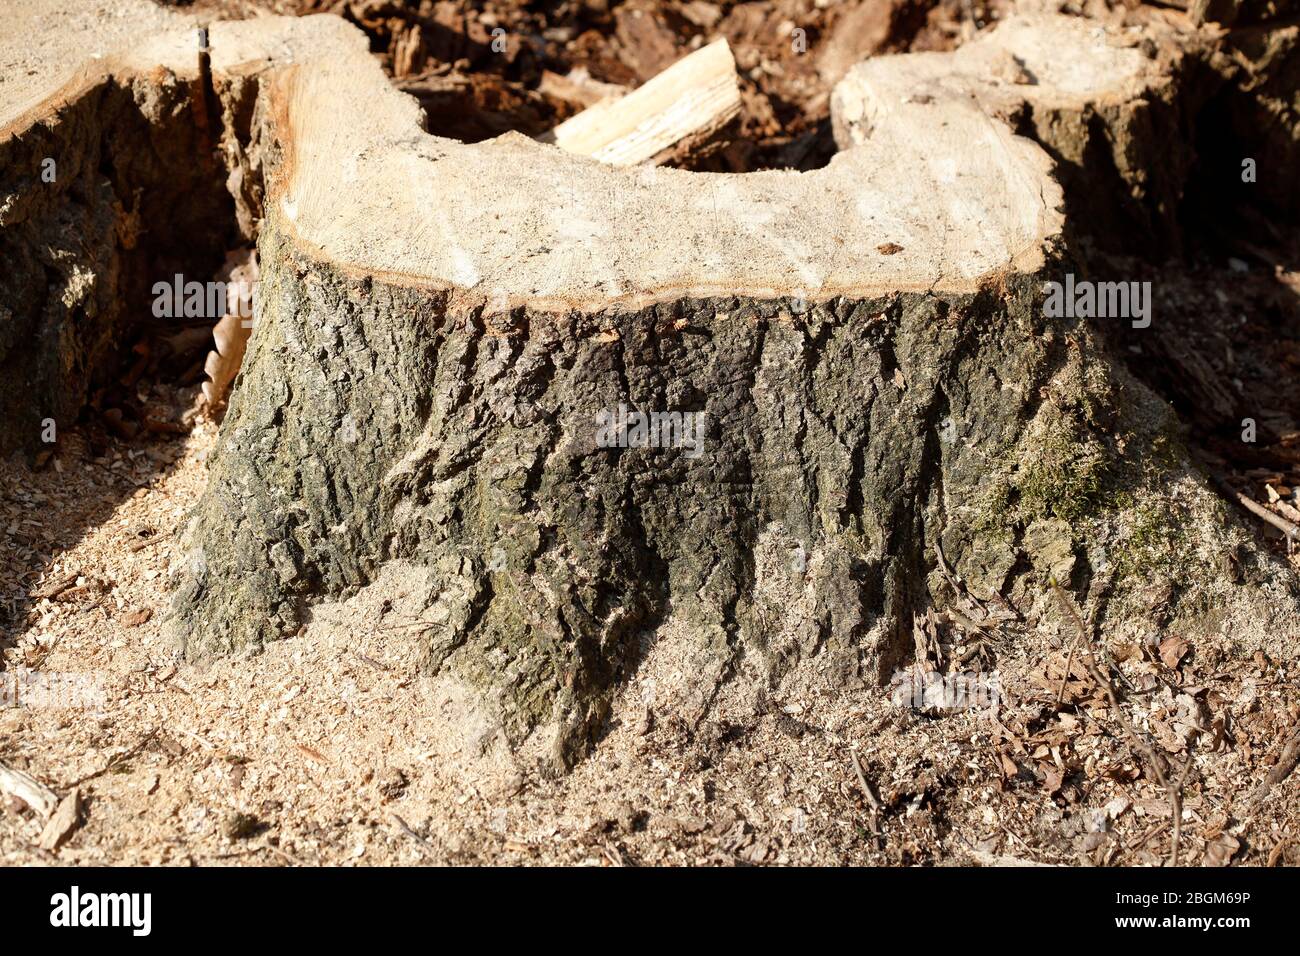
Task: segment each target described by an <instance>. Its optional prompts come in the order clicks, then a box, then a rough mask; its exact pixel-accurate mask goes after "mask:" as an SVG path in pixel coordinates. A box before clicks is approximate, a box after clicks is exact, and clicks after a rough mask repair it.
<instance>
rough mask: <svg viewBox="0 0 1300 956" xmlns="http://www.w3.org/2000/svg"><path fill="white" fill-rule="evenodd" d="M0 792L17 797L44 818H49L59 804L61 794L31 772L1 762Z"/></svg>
mask: <svg viewBox="0 0 1300 956" xmlns="http://www.w3.org/2000/svg"><path fill="white" fill-rule="evenodd" d="M0 793H3V794H5V795H6V796H10V797H17V798H18V799H19V800H21V801H22V802H23V803H25V804H27V806H29V807H31V808H32V811H33V812H34V813H35V814H36V815H37V816H39V817H41V818H42V819H45V818H48V817H49V815H50V814H51V813H53V812H54V808H55V807H57V806H58V805H59V795H58V794H57V793H55V792H54V791H53V790H51V789H50V788H49V787H47V786H45V784H43V783H41V782H40V781H39V780H37V779H36V778H35V777H33V776H31V774H26V773H23V772H22V771H21V770H14V769H12V768H11V767H6V766H5V765H4V764H2V763H0Z"/></svg>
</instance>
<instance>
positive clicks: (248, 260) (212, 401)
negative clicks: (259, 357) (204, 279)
mask: <svg viewBox="0 0 1300 956" xmlns="http://www.w3.org/2000/svg"><path fill="white" fill-rule="evenodd" d="M222 275H223V277H224V278H225V280H226V281H227V283H228V285H227V287H228V288H229V289H230V290H231V293H230V294H228V295H227V299H226V314H225V315H224V316H222V317H221V321H219V322H218V323H217V324H216V325H215V326H214V327H213V329H212V341H213V345H214V346H215V347H214V348H213V350H212V351H211V352H209V353H208V357H207V360H206V361H205V362H204V363H203V371H204V372H205V373H207V376H208V380H207V381H206V382H204V383H203V398H204V400H205V401H206V402H207V405H208V408H209V409H217V408H220V407H221V406H223V405H224V404H225V402H226V398H227V397H228V396H229V394H230V386H231V384H232V383H233V382H234V381H235V376H236V375H238V374H239V367H240V365H241V364H242V363H243V361H244V352H245V351H246V350H247V348H248V338H249V336H250V335H252V334H253V322H252V314H253V313H252V296H253V288H254V286H255V285H256V284H257V277H258V268H257V253H256V252H255V251H253V250H251V249H243V250H239V251H236V252H232V253H231V254H230V255H229V256H228V257H227V258H226V267H225V269H224V270H223V272H222Z"/></svg>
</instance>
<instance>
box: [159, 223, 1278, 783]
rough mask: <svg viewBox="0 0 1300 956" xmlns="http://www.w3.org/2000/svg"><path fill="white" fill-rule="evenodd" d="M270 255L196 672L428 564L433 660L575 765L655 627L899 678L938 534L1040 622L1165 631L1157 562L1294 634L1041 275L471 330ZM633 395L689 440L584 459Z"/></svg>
mask: <svg viewBox="0 0 1300 956" xmlns="http://www.w3.org/2000/svg"><path fill="white" fill-rule="evenodd" d="M262 255H263V261H264V262H266V263H268V264H269V268H268V270H267V273H266V276H265V278H264V286H263V300H262V301H263V315H262V320H261V322H262V324H260V325H259V326H258V328H257V331H256V333H255V335H254V336H253V340H252V343H253V344H252V350H251V352H250V354H249V357H248V362H247V364H246V371H245V372H244V373H243V378H242V381H241V382H240V384H239V388H238V390H237V392H236V394H235V397H234V399H233V401H232V404H231V407H230V411H229V414H228V418H227V420H226V422H225V424H224V426H223V433H222V441H221V445H220V449H219V451H218V453H217V455H216V457H215V459H214V460H213V463H212V471H211V479H210V489H209V491H208V493H207V494H206V496H205V497H204V499H203V501H202V503H201V505H200V507H199V509H198V511H197V513H196V514H195V516H194V518H193V520H192V523H191V525H190V526H189V528H188V531H187V538H186V540H187V542H188V548H189V551H188V559H187V568H186V569H185V572H186V573H185V574H184V575H183V578H184V580H185V584H184V588H183V590H182V591H181V593H180V594H179V595H178V598H177V601H176V604H175V612H176V617H175V619H174V621H173V630H174V633H176V634H177V636H178V638H179V639H180V640H181V642H182V646H183V647H184V648H185V650H186V651H187V652H188V653H190V654H191V655H193V654H196V653H197V654H205V653H211V652H214V651H215V652H228V651H231V650H234V649H237V648H245V647H248V646H250V645H256V644H258V643H260V642H261V641H264V640H267V639H271V638H275V637H280V636H287V635H291V634H293V633H294V632H295V631H296V630H297V629H298V628H299V627H300V626H302V624H303V623H304V621H305V620H306V616H307V615H308V614H309V613H310V605H311V603H312V602H313V601H314V600H317V599H319V598H320V597H322V596H328V595H333V596H338V595H342V594H346V593H349V592H351V591H352V590H353V589H355V588H357V587H359V586H360V585H363V584H365V583H368V582H369V581H371V580H373V579H374V577H375V576H376V574H377V571H378V569H379V568H380V567H381V566H382V565H383V564H384V563H385V562H389V561H405V562H409V563H413V564H416V565H420V566H423V567H425V568H427V569H428V572H429V577H428V585H427V594H426V601H425V603H426V611H425V613H423V614H422V615H421V616H420V620H421V622H423V623H422V624H421V627H422V629H423V630H424V631H425V633H426V634H427V638H428V646H429V651H428V660H429V664H430V666H431V667H433V668H435V669H439V668H451V669H452V670H453V672H454V673H455V674H456V675H458V676H459V677H460V678H462V679H463V680H465V681H467V682H468V683H470V684H472V685H474V686H476V687H478V688H479V689H480V690H482V691H483V693H484V694H485V697H486V698H487V699H488V700H490V701H492V702H493V705H494V707H495V708H496V710H497V713H498V714H499V717H500V720H501V722H502V726H503V727H504V728H505V730H506V733H507V736H508V738H509V739H510V741H511V742H512V743H513V744H515V745H520V744H522V743H523V742H524V741H525V740H526V739H527V738H528V737H529V736H530V734H534V733H540V734H542V736H543V739H544V740H545V742H546V746H545V751H546V754H547V760H548V762H549V765H551V766H555V767H562V766H565V765H567V764H569V763H571V762H572V760H573V759H574V758H575V757H576V756H577V755H579V754H580V753H581V751H582V748H583V746H584V745H585V743H586V742H587V741H588V739H589V738H590V737H591V735H592V734H594V733H597V732H598V731H599V728H600V727H601V723H602V718H603V716H604V714H605V712H606V708H607V707H608V704H609V700H610V695H611V694H612V693H613V691H614V690H615V689H616V688H617V686H618V685H619V683H620V682H621V680H622V679H623V678H624V677H626V676H627V675H628V674H629V673H630V672H631V670H632V669H634V668H635V667H636V665H637V662H638V659H639V655H640V653H641V650H642V647H643V643H642V642H643V639H644V637H645V635H647V634H652V633H654V632H655V631H656V629H658V628H660V627H662V626H664V625H665V624H666V623H667V622H668V621H669V619H671V620H672V623H673V626H675V627H678V628H685V629H687V631H688V632H689V633H690V634H692V635H693V640H694V641H695V642H696V643H697V646H698V654H699V656H698V661H697V663H698V668H699V673H700V680H701V683H702V684H705V685H708V684H709V682H710V681H711V682H713V683H714V684H716V683H718V682H721V681H723V680H725V679H726V678H727V677H728V676H729V675H731V674H733V673H734V671H735V669H736V667H737V666H738V664H739V663H740V662H741V661H743V662H744V664H745V667H746V669H747V671H748V672H749V673H751V674H757V675H759V678H758V679H759V681H760V682H761V683H763V684H764V686H767V687H769V688H775V687H776V686H778V685H779V684H780V682H781V681H782V679H783V678H784V677H785V676H786V675H787V674H789V673H790V672H791V671H792V670H794V669H797V668H798V667H800V666H801V665H806V664H808V663H810V662H814V661H815V665H814V666H815V667H816V669H817V671H818V674H819V680H821V681H823V683H824V685H825V686H827V687H841V688H842V687H849V686H859V685H861V684H863V683H869V684H875V683H877V682H879V681H880V680H881V679H883V678H887V677H888V676H889V675H890V674H891V673H892V671H893V670H894V668H895V667H897V666H898V665H899V664H901V663H902V662H903V661H904V660H905V658H906V657H907V656H908V655H909V653H910V649H911V628H912V621H913V616H914V615H915V614H917V613H919V612H921V611H922V610H923V609H924V608H925V607H926V606H927V605H928V604H929V603H930V602H931V601H933V600H935V599H936V598H941V597H942V595H943V592H944V585H943V584H942V581H941V577H940V576H939V575H938V573H937V572H936V571H935V567H936V561H935V556H934V555H935V543H936V541H938V542H941V546H942V548H943V551H944V553H945V554H946V555H947V558H948V560H949V561H950V562H951V563H952V564H953V566H954V567H955V568H956V570H957V572H958V573H959V574H961V575H962V576H963V577H964V578H965V579H966V580H967V581H968V582H969V583H970V585H971V587H972V588H973V589H974V590H975V592H976V593H978V594H988V593H990V592H994V591H996V592H998V593H1011V594H1014V595H1017V596H1019V597H1020V598H1021V599H1026V600H1028V601H1029V602H1030V603H1032V602H1033V601H1034V600H1035V599H1036V598H1035V594H1036V591H1037V590H1039V589H1041V588H1042V587H1043V585H1044V583H1045V581H1046V579H1047V577H1048V576H1049V575H1051V576H1056V577H1058V578H1060V579H1061V580H1062V581H1063V582H1066V583H1069V584H1070V585H1071V586H1072V587H1074V588H1075V589H1076V590H1078V591H1080V592H1081V593H1082V594H1083V595H1085V596H1086V598H1087V599H1088V601H1090V602H1091V603H1092V604H1093V605H1095V606H1096V607H1098V608H1099V614H1100V616H1101V617H1102V619H1103V620H1109V621H1110V622H1112V623H1113V624H1115V625H1116V626H1118V625H1121V624H1123V623H1124V622H1126V621H1127V622H1129V623H1130V624H1132V623H1133V622H1135V621H1136V622H1139V625H1140V623H1141V622H1143V621H1147V622H1149V621H1150V620H1151V618H1150V613H1149V612H1150V606H1149V605H1150V603H1151V602H1152V600H1153V599H1152V598H1151V596H1150V594H1149V593H1148V591H1149V588H1150V585H1151V584H1152V583H1153V582H1152V580H1151V578H1150V576H1151V575H1152V574H1155V575H1158V576H1159V577H1160V578H1161V579H1164V580H1168V581H1169V582H1172V583H1173V584H1174V585H1175V586H1176V587H1177V588H1178V591H1179V593H1178V595H1177V597H1176V598H1175V599H1174V600H1173V602H1172V604H1173V610H1172V611H1170V612H1168V613H1169V614H1170V616H1171V618H1177V619H1178V620H1179V622H1180V623H1181V624H1182V625H1183V626H1185V627H1187V628H1189V629H1190V630H1191V631H1192V632H1195V631H1196V629H1197V628H1198V627H1199V628H1202V629H1204V630H1212V629H1213V628H1215V627H1218V626H1220V625H1221V624H1222V623H1223V622H1224V621H1227V620H1229V619H1231V620H1232V621H1233V624H1234V625H1237V624H1243V625H1244V627H1243V629H1242V630H1241V632H1240V633H1238V634H1237V635H1235V636H1236V637H1237V638H1239V639H1241V640H1243V641H1246V642H1247V643H1249V642H1251V641H1259V640H1262V639H1264V638H1263V635H1264V634H1265V633H1266V630H1267V627H1268V626H1269V625H1270V624H1271V623H1274V622H1275V621H1276V620H1280V619H1279V618H1277V617H1276V616H1275V615H1276V613H1277V612H1278V610H1279V608H1282V607H1283V606H1284V604H1283V602H1282V600H1280V597H1281V596H1285V595H1286V594H1287V593H1288V588H1289V585H1288V584H1287V583H1286V582H1285V580H1284V577H1283V576H1282V574H1281V572H1280V570H1279V569H1278V568H1277V567H1276V566H1275V565H1273V564H1272V563H1271V562H1270V560H1269V559H1268V558H1267V557H1266V556H1264V555H1262V554H1259V553H1258V552H1256V551H1254V550H1253V548H1252V546H1251V545H1250V544H1249V543H1248V542H1249V539H1248V537H1247V536H1246V535H1244V534H1242V533H1241V532H1240V529H1237V528H1235V527H1234V525H1233V522H1232V521H1231V519H1230V518H1229V516H1228V515H1227V513H1226V512H1225V511H1224V510H1223V509H1222V508H1221V506H1218V505H1217V504H1216V503H1215V500H1214V498H1213V495H1212V494H1210V493H1209V492H1208V490H1207V489H1206V488H1205V487H1204V483H1203V482H1202V481H1201V480H1200V479H1199V478H1197V477H1196V476H1195V475H1194V474H1192V473H1191V472H1190V471H1189V468H1188V465H1187V462H1186V458H1185V455H1184V453H1183V452H1182V450H1181V446H1180V443H1179V439H1178V434H1177V424H1176V422H1175V420H1174V419H1173V416H1172V413H1170V412H1169V411H1168V409H1167V408H1166V407H1165V406H1163V404H1162V403H1160V402H1159V401H1158V400H1156V399H1155V398H1154V396H1152V395H1151V394H1150V393H1148V392H1146V390H1145V389H1144V388H1142V387H1141V386H1139V385H1137V384H1136V383H1133V382H1131V381H1129V380H1128V379H1127V378H1126V377H1125V376H1124V375H1123V373H1121V372H1120V371H1119V370H1118V368H1117V366H1116V365H1114V364H1113V363H1112V362H1111V361H1110V360H1109V359H1108V357H1107V355H1106V354H1105V352H1104V351H1101V350H1100V349H1099V348H1098V346H1097V344H1096V342H1095V340H1094V338H1093V336H1092V335H1091V333H1090V332H1089V331H1088V329H1087V328H1086V327H1084V326H1082V325H1078V326H1073V325H1072V324H1070V323H1065V322H1061V321H1057V320H1048V319H1044V318H1043V317H1042V309H1041V295H1042V293H1041V291H1040V284H1041V283H1040V280H1039V279H1038V278H1036V277H1028V276H1022V277H1017V278H1016V279H1014V280H1011V281H1009V282H1008V283H1007V284H1006V285H1000V286H996V287H990V288H988V289H986V290H984V291H982V292H979V293H976V294H971V295H963V296H951V295H939V294H934V295H930V294H898V295H892V296H887V297H883V298H879V299H872V300H863V301H850V300H845V299H837V300H833V301H829V302H824V303H816V304H811V305H806V304H804V303H800V302H797V301H790V300H772V301H755V300H745V299H710V300H690V299H687V300H678V301H672V302H664V303H659V304H656V305H653V306H650V307H647V308H644V309H640V310H631V311H619V310H608V311H602V312H569V313H564V314H552V313H540V312H531V311H528V310H526V309H516V310H514V311H511V312H508V313H498V314H484V312H483V310H482V309H470V310H468V311H461V310H458V309H456V308H455V307H452V306H450V305H449V303H448V300H447V298H446V297H445V296H442V295H438V294H430V293H428V292H427V291H420V290H413V289H409V288H403V287H401V286H395V285H387V284H384V283H381V282H378V281H374V280H372V279H369V278H363V279H357V278H349V277H346V276H344V275H341V274H339V273H337V272H334V271H332V270H330V269H328V268H324V267H322V265H321V264H320V263H319V262H317V261H313V260H312V259H310V258H306V257H304V256H303V255H302V254H301V253H299V252H298V251H296V250H295V249H294V248H293V247H292V246H291V245H290V244H288V243H286V242H285V241H284V239H283V238H282V237H281V236H279V235H278V234H277V233H276V232H275V231H274V230H271V231H269V232H267V233H264V235H263V238H262ZM620 403H623V404H626V405H627V406H629V407H631V408H637V409H643V410H651V409H654V410H680V411H700V412H703V413H704V414H705V415H706V418H705V422H706V425H707V431H706V435H707V437H706V439H705V447H704V451H703V453H702V454H701V455H700V456H699V457H697V458H691V457H689V456H688V455H686V454H684V453H683V451H682V450H681V449H635V448H629V449H612V448H600V447H597V446H596V432H597V426H596V414H597V413H598V412H599V411H600V410H601V409H605V408H614V407H617V406H618V405H619V404H620ZM1180 486H1183V490H1182V491H1180V492H1179V496H1178V500H1179V503H1178V504H1177V505H1174V506H1173V510H1172V511H1171V510H1170V508H1171V505H1170V491H1171V489H1175V488H1179V487H1180ZM1183 521H1192V522H1200V523H1202V526H1201V527H1200V528H1198V529H1197V532H1196V533H1197V535H1198V538H1197V543H1196V544H1195V545H1194V546H1193V545H1189V542H1188V540H1187V538H1186V530H1185V529H1182V530H1180V524H1181V523H1182V522H1183ZM1144 522H1145V524H1144ZM1135 528H1137V529H1138V531H1137V532H1135V531H1134V529H1135ZM1201 548H1204V549H1205V551H1206V553H1212V552H1214V551H1215V550H1216V549H1224V550H1226V551H1227V552H1230V553H1232V554H1234V555H1240V557H1241V560H1242V561H1243V563H1244V565H1245V567H1246V568H1247V571H1246V575H1247V580H1245V581H1244V582H1243V585H1252V586H1253V587H1250V586H1243V587H1234V586H1232V585H1231V583H1229V582H1225V581H1224V573H1223V569H1222V567H1219V566H1211V567H1202V566H1200V565H1199V554H1198V551H1199V550H1200V549H1201ZM800 553H802V554H803V555H804V556H805V557H806V564H805V565H804V566H803V569H802V570H799V562H798V561H797V560H794V559H793V558H794V556H796V555H798V554H800ZM1260 588H1262V589H1263V590H1264V591H1268V590H1270V589H1271V590H1272V591H1274V592H1275V593H1274V594H1273V596H1272V597H1269V596H1267V595H1266V594H1264V593H1257V592H1258V591H1259V589H1260ZM1291 597H1294V595H1291ZM1166 598H1167V595H1166ZM783 618H786V619H784V620H783ZM714 691H716V686H714V687H713V689H712V690H710V689H709V687H708V686H704V687H703V688H702V699H703V700H704V701H706V702H707V699H708V697H709V696H710V695H711V693H713V692H714Z"/></svg>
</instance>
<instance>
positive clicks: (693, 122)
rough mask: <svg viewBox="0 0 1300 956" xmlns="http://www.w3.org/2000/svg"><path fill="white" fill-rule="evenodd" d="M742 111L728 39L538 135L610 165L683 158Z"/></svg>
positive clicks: (662, 161)
mask: <svg viewBox="0 0 1300 956" xmlns="http://www.w3.org/2000/svg"><path fill="white" fill-rule="evenodd" d="M739 113H740V80H739V78H738V77H737V75H736V61H735V58H734V57H732V55H731V47H730V46H728V44H727V41H726V40H717V41H715V42H714V43H710V44H709V45H708V46H706V47H702V48H701V49H699V50H696V51H695V52H694V53H692V54H691V55H690V56H687V57H684V58H683V59H681V60H678V61H677V62H676V63H674V64H673V65H672V66H670V67H669V68H668V69H666V70H664V71H663V72H662V73H660V74H659V75H658V76H656V77H655V78H654V79H652V80H650V82H648V83H646V84H645V85H644V86H642V87H640V88H638V89H637V90H635V91H633V92H631V93H629V94H628V95H627V96H624V97H622V98H621V99H613V100H603V101H601V102H600V103H597V104H596V105H595V106H592V107H590V108H589V109H586V110H583V111H582V112H581V113H579V114H578V115H577V116H574V117H572V118H571V119H568V120H565V121H564V122H563V123H561V124H560V125H559V126H557V127H555V129H553V130H551V131H550V132H549V133H547V134H546V135H544V136H542V137H540V139H541V140H542V142H546V143H554V144H555V145H556V146H558V147H560V149H563V150H565V151H566V152H570V153H577V154H579V155H582V156H591V157H593V158H595V159H598V160H600V161H601V162H604V163H609V164H610V165H612V166H635V165H636V164H638V163H645V162H649V163H651V164H654V165H659V164H662V163H664V162H668V161H670V160H680V159H681V158H682V156H684V155H685V154H687V153H689V152H690V151H691V150H692V149H694V148H696V147H697V146H702V145H703V144H704V143H706V142H708V141H709V140H710V139H711V138H712V137H713V136H714V135H715V134H716V133H718V131H719V130H721V129H722V128H723V127H724V126H726V125H727V124H728V123H730V122H731V121H732V120H733V119H734V118H735V117H736V116H737V115H738V114H739Z"/></svg>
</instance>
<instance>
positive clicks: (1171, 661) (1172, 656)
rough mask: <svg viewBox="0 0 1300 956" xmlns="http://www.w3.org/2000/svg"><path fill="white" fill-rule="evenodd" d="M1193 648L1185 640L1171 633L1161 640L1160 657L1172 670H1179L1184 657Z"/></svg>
mask: <svg viewBox="0 0 1300 956" xmlns="http://www.w3.org/2000/svg"><path fill="white" fill-rule="evenodd" d="M1190 649H1191V645H1189V644H1188V643H1187V642H1186V641H1185V640H1183V639H1182V638H1181V637H1178V636H1177V635H1174V634H1171V635H1169V637H1166V638H1165V639H1164V640H1163V641H1161V642H1160V659H1161V660H1162V661H1164V663H1165V666H1166V667H1168V668H1169V669H1170V670H1177V669H1178V665H1179V664H1180V663H1181V662H1182V659H1183V658H1184V657H1186V656H1187V652H1188V651H1189V650H1190Z"/></svg>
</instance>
